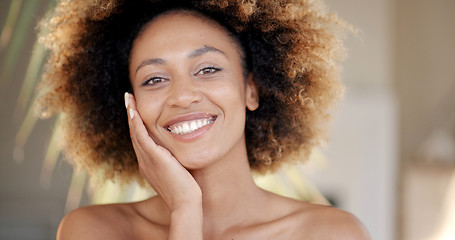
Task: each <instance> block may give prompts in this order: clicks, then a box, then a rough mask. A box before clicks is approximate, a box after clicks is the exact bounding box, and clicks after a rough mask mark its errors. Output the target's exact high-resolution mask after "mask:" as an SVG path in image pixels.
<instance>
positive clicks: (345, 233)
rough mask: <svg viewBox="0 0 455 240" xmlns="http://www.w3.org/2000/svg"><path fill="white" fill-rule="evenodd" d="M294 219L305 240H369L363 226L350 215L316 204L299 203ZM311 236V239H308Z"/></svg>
mask: <svg viewBox="0 0 455 240" xmlns="http://www.w3.org/2000/svg"><path fill="white" fill-rule="evenodd" d="M300 205H301V207H300V208H299V210H298V211H297V212H296V217H295V218H296V219H299V221H297V222H299V224H301V227H302V229H305V231H302V238H303V236H304V238H305V239H337V240H343V239H346V240H347V239H349V240H369V239H371V238H370V236H369V233H368V231H367V229H366V228H365V226H364V225H363V224H362V223H361V222H360V221H359V220H358V219H357V217H355V216H354V215H352V214H351V213H348V212H346V211H343V210H340V209H337V208H334V207H328V206H323V205H317V204H310V203H301V204H300ZM310 236H311V237H310Z"/></svg>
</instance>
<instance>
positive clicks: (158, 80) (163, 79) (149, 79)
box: [142, 77, 167, 86]
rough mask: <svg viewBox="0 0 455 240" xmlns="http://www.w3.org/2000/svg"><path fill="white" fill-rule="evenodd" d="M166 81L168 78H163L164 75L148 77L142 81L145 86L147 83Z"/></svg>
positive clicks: (153, 83)
mask: <svg viewBox="0 0 455 240" xmlns="http://www.w3.org/2000/svg"><path fill="white" fill-rule="evenodd" d="M165 81H167V79H166V78H162V77H150V78H147V79H146V80H145V81H144V82H143V83H142V86H145V85H155V84H158V83H162V82H165Z"/></svg>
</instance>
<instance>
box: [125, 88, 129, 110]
mask: <svg viewBox="0 0 455 240" xmlns="http://www.w3.org/2000/svg"><path fill="white" fill-rule="evenodd" d="M128 97H129V95H128V92H126V93H125V107H126V108H128Z"/></svg>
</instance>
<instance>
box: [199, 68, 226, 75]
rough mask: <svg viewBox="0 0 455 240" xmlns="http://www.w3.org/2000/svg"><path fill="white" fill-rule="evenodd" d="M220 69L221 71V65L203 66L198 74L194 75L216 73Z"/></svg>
mask: <svg viewBox="0 0 455 240" xmlns="http://www.w3.org/2000/svg"><path fill="white" fill-rule="evenodd" d="M218 71H221V68H219V67H213V66H210V67H204V68H202V69H201V70H199V71H198V72H197V73H196V74H194V75H210V74H214V73H216V72H218Z"/></svg>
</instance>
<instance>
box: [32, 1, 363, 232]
mask: <svg viewBox="0 0 455 240" xmlns="http://www.w3.org/2000/svg"><path fill="white" fill-rule="evenodd" d="M333 21H336V18H334V17H329V16H328V15H324V13H323V12H321V10H319V9H318V8H316V7H315V6H313V4H311V3H308V2H303V1H294V2H291V1H257V2H256V1H147V0H143V1H126V0H125V1H108V2H102V1H94V2H93V3H91V4H87V3H86V1H63V2H61V3H60V4H59V6H58V7H57V9H56V11H55V13H54V15H53V16H52V17H51V18H49V19H48V21H47V27H48V29H49V32H50V33H49V34H48V35H47V36H46V40H47V43H48V47H49V48H50V49H51V55H50V57H49V61H48V66H47V69H46V73H45V81H44V83H43V86H44V88H43V91H44V93H43V95H42V98H41V102H40V103H41V106H43V107H45V108H43V109H44V110H43V113H52V112H62V113H63V116H64V119H65V120H64V124H62V127H63V128H64V132H65V136H66V138H65V141H64V150H65V152H66V154H67V156H69V157H70V158H71V159H73V160H74V162H75V163H76V164H78V165H79V166H82V167H84V168H86V169H87V170H88V171H89V172H90V173H99V170H100V169H102V171H103V173H104V176H105V177H106V178H107V179H109V178H110V179H117V180H120V181H122V182H127V181H129V180H132V179H138V180H139V181H140V182H142V183H144V184H148V185H150V186H151V187H152V188H153V189H154V190H155V191H156V192H157V194H158V195H157V196H156V197H153V198H150V199H147V200H145V201H142V202H137V203H128V204H112V205H103V206H90V207H85V208H80V209H77V210H74V211H72V212H71V213H69V214H68V215H67V216H66V217H65V218H64V220H63V221H62V222H61V224H60V227H59V231H58V233H57V238H58V239H63V240H65V239H369V237H368V234H367V233H366V231H365V229H364V228H363V226H362V225H361V224H360V223H359V222H358V221H357V219H356V218H355V217H353V216H352V215H351V214H349V213H346V212H343V211H341V210H337V209H334V208H329V207H324V206H318V205H313V204H309V203H305V202H299V201H296V200H291V199H288V198H285V197H281V196H278V195H275V194H272V193H269V192H266V191H263V190H261V189H260V188H258V187H257V186H256V185H255V184H254V182H253V180H252V177H251V171H250V168H251V169H253V170H255V171H259V172H265V171H268V170H273V169H275V168H276V167H278V166H280V165H281V164H282V163H283V162H285V161H289V159H293V157H294V156H296V155H297V154H300V155H303V156H307V155H308V153H309V152H310V150H311V148H312V147H313V146H315V145H317V144H318V143H319V142H320V139H321V138H322V136H323V130H324V128H321V122H323V120H324V119H325V118H326V117H327V114H326V112H327V109H328V107H329V106H330V105H332V103H333V102H334V100H335V99H336V98H337V95H338V93H339V92H340V89H341V87H340V86H339V84H338V83H337V81H336V73H337V67H336V64H335V60H336V56H335V55H336V51H337V49H338V48H339V47H340V43H339V41H338V40H337V38H336V37H335V35H334V34H332V33H331V32H330V31H329V30H328V29H329V26H328V24H329V23H330V22H333ZM125 91H127V92H129V93H126V94H124V102H125V106H126V108H127V110H126V111H125V110H122V108H121V107H120V104H121V101H122V100H121V99H122V97H121V96H122V94H121V92H125ZM125 112H126V113H127V114H126V115H127V116H128V117H126V115H125ZM127 122H128V123H127ZM127 125H128V126H129V129H128V128H127ZM128 132H129V135H130V137H128ZM302 151H303V153H302Z"/></svg>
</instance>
